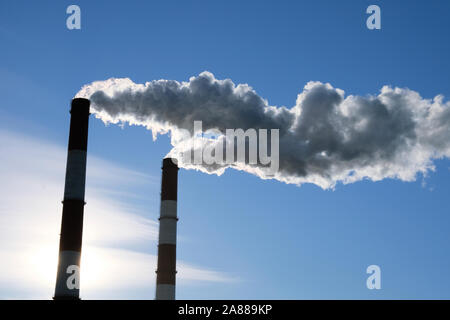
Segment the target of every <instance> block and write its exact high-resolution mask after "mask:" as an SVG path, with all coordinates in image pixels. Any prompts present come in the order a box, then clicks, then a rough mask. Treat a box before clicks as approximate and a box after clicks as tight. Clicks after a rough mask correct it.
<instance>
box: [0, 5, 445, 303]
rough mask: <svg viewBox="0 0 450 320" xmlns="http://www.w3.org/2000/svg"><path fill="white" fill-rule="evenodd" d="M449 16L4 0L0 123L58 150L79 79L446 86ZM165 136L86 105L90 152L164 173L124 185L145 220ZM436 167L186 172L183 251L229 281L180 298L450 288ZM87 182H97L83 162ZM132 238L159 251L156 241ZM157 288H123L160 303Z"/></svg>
mask: <svg viewBox="0 0 450 320" xmlns="http://www.w3.org/2000/svg"><path fill="white" fill-rule="evenodd" d="M70 4H77V5H79V6H80V8H81V15H82V28H81V30H68V29H67V28H66V21H65V20H66V18H67V16H68V15H67V14H66V13H65V11H66V8H67V6H68V5H70ZM370 4H378V5H379V6H380V7H381V18H382V29H381V30H373V31H371V30H368V29H367V28H366V18H367V17H368V15H367V14H366V13H365V11H366V8H367V6H368V5H370ZM449 12H450V2H448V1H434V0H433V1H424V0H421V1H380V0H373V1H365V0H364V1H363V0H355V1H331V0H330V1H231V0H230V1H206V0H201V1H2V2H1V4H0V41H1V50H0V75H1V76H0V97H1V103H0V128H1V129H2V130H4V131H7V132H13V133H14V134H15V135H17V134H19V133H20V134H22V135H24V136H25V137H33V138H35V139H42V141H46V142H48V143H52V144H54V145H57V146H59V147H61V148H62V149H63V150H64V148H65V146H66V143H67V136H68V124H69V113H68V110H69V104H70V100H71V98H72V97H73V96H74V94H75V93H76V92H77V91H78V90H79V89H80V88H81V86H82V85H84V84H86V83H90V82H92V81H95V80H104V79H107V78H110V77H129V78H131V79H132V80H133V81H135V82H137V83H142V82H145V81H150V80H153V79H174V80H179V81H187V80H188V79H189V77H191V76H195V75H197V74H199V73H200V72H202V71H204V70H208V71H210V72H213V73H214V75H215V76H216V78H219V79H223V78H230V79H232V80H233V81H234V82H235V83H248V84H249V85H251V86H252V87H253V88H254V89H255V90H256V91H257V93H258V94H259V95H260V96H262V97H264V98H266V99H268V101H269V103H270V104H271V105H276V106H281V105H284V106H287V107H292V106H293V105H294V104H295V99H296V96H297V94H298V93H299V92H301V90H302V88H303V86H304V85H305V84H306V83H307V82H308V81H311V80H315V81H322V82H329V83H331V84H332V85H333V86H334V87H337V88H341V89H343V90H345V92H346V94H358V95H367V94H377V93H378V92H379V90H380V88H381V87H382V86H383V85H393V86H398V87H408V88H410V89H412V90H415V91H417V92H419V93H420V94H421V95H422V96H423V97H425V98H433V97H434V96H436V95H437V94H443V95H444V96H446V97H447V98H448V97H449V96H450V83H449V74H450V61H449V52H450V41H448V38H449V32H450V19H449V18H448V17H449V15H448V13H449ZM30 139H31V138H30ZM170 148H171V146H170V143H169V138H168V137H167V136H161V137H159V138H158V140H156V141H155V142H153V141H152V137H151V134H150V132H148V131H146V130H145V129H144V128H142V127H125V128H124V129H121V128H120V127H118V126H114V125H111V126H105V125H104V124H103V123H102V122H101V121H99V120H98V119H95V118H94V117H91V120H90V136H89V146H88V151H89V157H90V156H91V155H92V156H95V157H98V158H101V159H106V160H107V161H110V162H111V163H114V164H116V165H118V166H120V167H123V168H129V169H132V170H134V171H137V172H142V173H145V174H148V175H149V176H151V177H154V179H155V180H156V182H154V183H150V182H148V183H144V185H143V186H141V187H140V188H138V189H139V190H131V191H130V190H128V189H127V190H125V189H126V188H127V187H126V186H125V187H121V186H120V182H116V183H117V186H116V187H117V188H118V189H119V190H120V191H130V193H134V194H140V197H139V198H137V197H133V196H128V197H127V196H124V195H122V196H121V201H122V203H126V204H128V205H130V206H136V207H139V208H140V209H139V210H138V211H139V214H140V215H142V216H143V217H146V218H148V219H152V220H156V219H157V217H158V209H159V179H160V166H161V159H162V158H163V157H164V156H165V155H166V154H167V152H168V151H169V150H170ZM0 152H2V151H1V150H0ZM25 154H26V152H25ZM88 161H89V160H88ZM435 164H436V171H435V172H431V173H430V174H429V175H428V176H427V177H422V176H418V178H417V181H416V182H401V181H398V180H384V181H381V182H370V181H363V182H357V183H354V184H350V185H341V184H340V185H338V186H337V188H336V190H334V191H332V190H328V191H324V190H322V189H320V188H319V187H317V186H314V185H303V186H301V187H296V186H293V185H286V184H283V183H280V182H277V181H263V180H260V179H258V178H257V177H255V176H252V175H249V174H247V173H244V172H237V171H232V170H228V171H227V172H226V173H225V174H224V175H223V176H220V177H217V176H213V175H206V174H203V173H199V172H196V171H186V170H180V174H179V178H180V183H179V207H178V210H179V217H180V221H179V229H178V232H179V233H178V234H179V245H178V257H179V259H180V260H182V261H186V262H187V263H188V264H192V265H195V266H199V268H205V269H208V270H214V272H218V273H220V274H222V275H226V277H228V278H232V279H233V280H232V281H198V282H196V281H191V282H189V283H185V284H184V283H183V282H180V283H179V285H178V287H177V298H179V299H183V298H184V299H201V298H207V299H222V298H223V299H234V298H242V299H310V298H311V299H316V298H319V299H321V298H325V299H333V298H337V299H342V298H343V299H346V298H357V299H366V298H368V299H391V298H425V299H428V298H450V274H449V273H448V270H450V241H449V236H448V235H449V230H450V204H449V197H448V190H449V188H450V179H449V178H450V170H449V169H450V162H449V160H448V159H442V160H438V161H436V162H435ZM88 166H89V162H88ZM63 174H64V172H63V171H62V173H61V175H63ZM61 179H63V177H61ZM87 179H88V180H87V183H88V184H89V183H91V184H93V183H95V181H94V178H90V177H89V167H88V178H87ZM2 180H3V181H2V182H1V183H2V184H3V187H4V188H7V187H8V183H9V182H8V181H4V179H2ZM61 181H62V180H61ZM58 186H59V187H60V192H59V193H58V194H56V195H54V202H55V204H56V205H59V201H60V198H61V195H62V191H63V184H62V183H61V184H60V185H58ZM50 196H52V197H53V195H50ZM88 196H89V194H88V195H87V198H86V201H87V202H88V205H87V206H86V210H89V209H88V208H89V202H90V199H89V197H88ZM23 200H24V201H25V202H26V199H23ZM60 209H61V208H60V207H58V210H59V211H58V212H57V213H55V219H56V220H58V219H60V214H61V212H60ZM2 214H4V213H2ZM34 214H35V215H38V214H39V212H34ZM86 214H87V215H95V214H96V212H92V211H87V213H86ZM57 223H59V220H58V221H57ZM58 228H59V227H58ZM58 232H59V230H55V233H58ZM8 245H10V246H12V245H13V244H5V243H2V246H6V247H7V246H8ZM127 249H129V250H131V251H136V252H143V253H148V254H154V253H155V252H156V242H154V241H152V242H148V243H147V244H146V243H145V242H144V243H140V244H139V245H130V246H129V247H127ZM54 254H55V258H56V256H57V252H56V251H55V252H54ZM83 264H84V260H83V261H82V271H81V272H82V275H81V277H82V280H81V286H82V288H81V291H82V292H83ZM371 264H376V265H379V266H380V267H381V271H382V289H381V290H368V289H367V288H366V278H367V276H368V275H367V274H366V272H365V271H366V268H367V266H369V265H371ZM154 268H155V266H152V265H150V268H149V269H148V273H153V272H154ZM0 280H1V279H0ZM18 281H19V280H18ZM52 285H53V283H51V284H50V286H52ZM21 288H22V287H20V286H19V285H17V286H16V285H15V284H14V283H12V284H9V285H8V287H5V286H0V297H3V298H10V297H20V296H23V295H22V294H23V291H21V290H22V289H21ZM152 288H153V283H152V284H151V286H150V289H149V288H147V287H145V286H144V287H139V288H134V287H132V286H131V287H127V288H125V289H124V290H123V291H121V292H118V293H117V294H116V295H114V297H120V298H140V297H146V298H150V299H151V298H152V296H153V291H152V292H150V291H151V290H153V289H152ZM30 290H31V289H30ZM27 292H28V291H27ZM82 295H83V293H82ZM25 296H26V295H25ZM96 297H101V296H96ZM42 298H46V297H42Z"/></svg>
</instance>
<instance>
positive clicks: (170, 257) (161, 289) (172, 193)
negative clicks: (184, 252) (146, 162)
mask: <svg viewBox="0 0 450 320" xmlns="http://www.w3.org/2000/svg"><path fill="white" fill-rule="evenodd" d="M177 189H178V165H177V160H176V159H173V158H166V159H163V166H162V179H161V207H160V218H159V245H158V268H157V270H156V296H155V299H156V300H175V275H176V273H177V271H176V252H177V249H176V248H177V247H176V245H177V221H178V217H177V191H178V190H177Z"/></svg>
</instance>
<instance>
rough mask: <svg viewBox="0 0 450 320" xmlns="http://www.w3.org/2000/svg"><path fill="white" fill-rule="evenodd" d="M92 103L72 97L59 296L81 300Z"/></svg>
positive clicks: (57, 285) (59, 271)
mask: <svg viewBox="0 0 450 320" xmlns="http://www.w3.org/2000/svg"><path fill="white" fill-rule="evenodd" d="M89 106H90V101H89V100H87V99H80V98H76V99H73V100H72V107H71V110H70V113H71V118H70V133H69V147H68V153H67V165H66V181H65V187H64V200H63V212H62V223H61V234H60V242H59V261H58V271H57V276H56V286H55V296H54V297H53V299H55V300H59V299H74V300H77V299H79V295H80V290H79V280H80V279H79V271H80V257H81V243H82V234H83V212H84V205H85V202H84V193H85V181H86V152H87V140H88V126H89Z"/></svg>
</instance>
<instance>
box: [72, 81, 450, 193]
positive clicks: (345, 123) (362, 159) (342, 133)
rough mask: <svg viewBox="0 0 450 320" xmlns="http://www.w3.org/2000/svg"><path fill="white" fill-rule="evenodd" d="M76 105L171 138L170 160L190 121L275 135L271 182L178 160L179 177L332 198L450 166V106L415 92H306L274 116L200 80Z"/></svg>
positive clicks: (129, 85) (120, 85) (103, 93)
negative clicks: (280, 185)
mask: <svg viewBox="0 0 450 320" xmlns="http://www.w3.org/2000/svg"><path fill="white" fill-rule="evenodd" d="M76 97H83V98H88V99H90V100H91V109H92V110H91V112H94V113H95V115H96V117H97V118H99V119H101V120H103V121H104V122H105V123H129V124H130V125H142V126H145V127H147V128H148V129H149V130H151V131H152V133H153V137H154V138H155V139H156V137H157V135H158V134H166V133H170V134H171V143H172V146H173V147H174V148H173V150H172V152H171V153H169V154H174V150H184V149H186V145H185V144H184V143H185V140H184V139H181V138H180V135H181V134H182V132H186V130H189V131H190V132H192V130H193V124H194V121H202V124H203V130H205V131H206V130H212V129H214V130H219V131H221V132H225V130H226V129H233V128H242V129H244V130H247V129H249V128H254V129H256V130H258V129H279V134H280V141H279V148H280V150H279V152H280V154H279V165H280V167H279V171H278V172H277V173H276V174H275V175H274V176H270V177H269V176H266V175H265V174H264V171H263V170H260V168H258V166H254V165H248V164H245V163H236V164H233V165H221V166H218V165H206V164H200V165H192V164H189V165H188V164H186V165H184V164H183V162H182V161H180V159H179V166H180V167H185V168H188V169H192V168H193V169H197V170H201V171H203V172H207V173H215V174H222V173H223V172H224V170H225V169H226V168H227V167H233V168H235V169H238V170H244V171H247V172H249V173H252V174H255V175H258V176H259V177H261V178H263V179H268V178H270V179H277V180H279V181H283V182H285V183H292V184H297V185H300V184H303V183H314V184H316V185H318V186H320V187H322V188H333V187H334V186H335V185H336V183H337V182H343V183H352V182H355V181H359V180H362V179H365V178H367V179H370V180H373V181H377V180H381V179H385V178H396V179H400V180H403V181H413V180H415V178H416V176H417V174H418V173H422V174H426V173H427V171H429V170H434V166H433V161H432V160H433V159H436V158H442V157H450V102H448V101H446V102H444V99H443V97H442V96H441V95H438V96H436V97H435V98H434V99H432V100H430V99H423V98H422V97H421V96H420V95H419V94H418V93H417V92H415V91H412V90H409V89H401V88H391V87H388V86H385V87H383V88H382V89H381V92H380V93H379V94H378V95H377V96H365V97H362V96H353V95H349V96H347V97H345V95H344V91H342V90H340V89H336V88H333V87H332V86H331V85H330V84H324V83H321V82H309V83H307V84H306V86H305V87H304V90H303V92H301V93H300V94H299V95H298V97H297V101H296V104H295V106H294V107H292V108H290V109H288V108H286V107H275V106H270V105H269V104H268V102H267V100H265V99H263V98H261V97H260V96H259V95H258V94H257V93H256V92H255V91H254V90H253V89H252V88H251V87H249V86H248V85H246V84H239V85H235V84H234V83H233V82H232V81H231V80H229V79H226V80H218V79H216V78H215V77H214V75H213V74H211V73H209V72H203V73H201V74H199V75H198V76H197V77H192V78H190V79H189V81H188V82H178V81H174V80H154V81H151V82H147V83H145V84H136V83H134V82H133V81H131V80H130V79H109V80H106V81H96V82H93V83H91V84H88V85H85V86H84V87H83V88H82V89H81V90H80V91H79V92H78V93H77V94H76ZM181 129H183V130H181Z"/></svg>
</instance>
